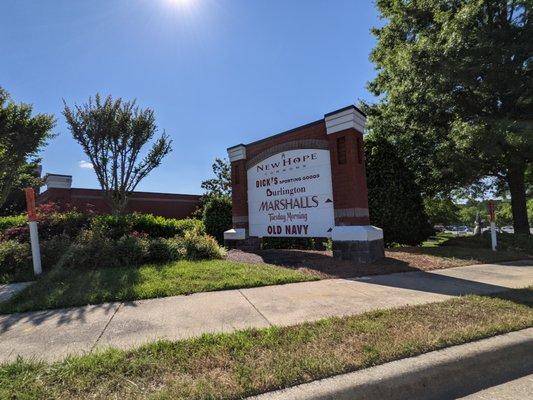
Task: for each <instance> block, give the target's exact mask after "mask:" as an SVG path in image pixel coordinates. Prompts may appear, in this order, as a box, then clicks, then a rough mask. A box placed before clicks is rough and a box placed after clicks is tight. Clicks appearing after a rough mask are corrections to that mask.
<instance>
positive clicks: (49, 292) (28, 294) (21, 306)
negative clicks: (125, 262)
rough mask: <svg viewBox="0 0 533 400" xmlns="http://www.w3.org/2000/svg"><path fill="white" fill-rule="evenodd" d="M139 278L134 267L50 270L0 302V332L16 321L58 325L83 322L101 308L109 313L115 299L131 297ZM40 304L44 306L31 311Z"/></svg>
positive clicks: (116, 305)
mask: <svg viewBox="0 0 533 400" xmlns="http://www.w3.org/2000/svg"><path fill="white" fill-rule="evenodd" d="M139 279H140V277H139V272H138V269H137V268H101V269H98V270H90V271H85V270H72V269H70V270H66V269H57V270H52V271H50V272H48V273H46V274H44V275H43V276H42V277H41V278H40V279H39V280H38V281H37V282H36V283H35V284H33V285H32V286H30V287H28V288H26V289H25V290H23V291H21V292H20V293H18V294H17V295H16V296H14V297H13V298H11V299H10V300H9V301H7V302H6V303H2V304H0V333H3V332H6V331H7V330H9V329H10V328H11V327H12V326H13V325H15V324H19V323H30V324H31V325H41V324H43V323H46V322H52V323H53V324H54V325H55V326H60V325H67V324H69V323H72V322H74V321H81V322H84V323H85V322H88V318H89V317H90V316H91V315H92V314H100V313H102V312H103V313H104V315H108V314H109V316H111V315H113V313H114V312H115V309H116V308H117V307H118V303H117V302H121V301H123V300H128V299H130V298H132V296H133V293H132V290H133V287H134V286H135V284H136V283H137V282H139ZM64 307H68V308H64ZM43 308H46V310H43V311H32V310H36V309H39V310H42V309H43ZM20 311H23V312H20ZM3 313H10V314H6V315H1V314H3Z"/></svg>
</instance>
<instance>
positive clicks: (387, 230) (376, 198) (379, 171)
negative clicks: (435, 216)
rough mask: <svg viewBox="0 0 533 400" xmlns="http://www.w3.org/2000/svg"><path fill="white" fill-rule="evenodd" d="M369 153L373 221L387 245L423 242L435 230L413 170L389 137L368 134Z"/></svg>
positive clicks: (369, 182)
mask: <svg viewBox="0 0 533 400" xmlns="http://www.w3.org/2000/svg"><path fill="white" fill-rule="evenodd" d="M365 154H366V168H367V183H368V202H369V208H370V221H371V223H372V224H374V225H376V226H378V227H380V228H382V229H383V234H384V240H385V244H386V245H392V244H394V243H397V244H406V245H418V244H420V243H422V242H423V241H424V240H426V239H427V238H428V237H429V236H430V235H431V234H432V233H433V229H432V227H431V226H430V224H429V222H428V216H427V215H426V213H425V211H424V204H423V201H422V196H421V195H420V189H419V187H418V185H417V184H416V182H415V179H414V176H413V174H412V172H411V171H410V170H409V169H408V168H407V165H406V164H405V162H404V161H403V160H402V159H401V158H400V157H398V153H397V151H396V149H395V148H394V146H393V145H392V144H390V143H389V142H388V141H387V140H385V139H381V138H371V137H367V138H366V141H365Z"/></svg>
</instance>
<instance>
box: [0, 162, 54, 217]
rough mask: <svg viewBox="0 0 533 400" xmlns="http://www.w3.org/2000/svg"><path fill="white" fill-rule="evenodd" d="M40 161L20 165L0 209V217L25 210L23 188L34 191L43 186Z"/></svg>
mask: <svg viewBox="0 0 533 400" xmlns="http://www.w3.org/2000/svg"><path fill="white" fill-rule="evenodd" d="M39 163H40V159H34V160H33V161H31V162H27V163H24V164H22V165H21V166H20V167H19V169H18V172H17V176H16V178H15V180H14V181H13V183H12V186H11V191H10V192H9V194H8V196H7V197H6V200H5V202H4V204H3V205H2V206H1V207H0V215H14V214H20V213H22V212H24V210H26V194H25V193H24V188H27V187H32V188H34V189H35V190H36V192H37V191H38V190H39V188H40V187H41V186H42V185H43V180H42V179H41V168H40V166H39Z"/></svg>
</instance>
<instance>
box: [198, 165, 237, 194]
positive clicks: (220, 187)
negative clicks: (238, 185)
mask: <svg viewBox="0 0 533 400" xmlns="http://www.w3.org/2000/svg"><path fill="white" fill-rule="evenodd" d="M212 167H213V174H214V175H215V177H214V178H210V179H206V180H205V181H203V182H202V185H201V186H202V189H204V190H205V196H208V197H210V196H223V197H225V196H227V197H229V196H231V166H230V164H229V162H228V161H227V160H226V159H221V158H217V159H215V162H214V163H213V165H212Z"/></svg>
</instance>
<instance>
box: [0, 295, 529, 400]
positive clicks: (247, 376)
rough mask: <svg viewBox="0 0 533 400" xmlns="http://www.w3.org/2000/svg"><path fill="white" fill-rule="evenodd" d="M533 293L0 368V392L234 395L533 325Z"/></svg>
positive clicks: (3, 394)
mask: <svg viewBox="0 0 533 400" xmlns="http://www.w3.org/2000/svg"><path fill="white" fill-rule="evenodd" d="M532 305H533V291H532V290H531V288H529V289H521V290H511V291H509V292H506V293H502V294H500V295H498V296H494V297H485V296H465V297H462V298H456V299H452V300H448V301H444V302H439V303H431V304H426V305H418V306H407V307H403V308H399V309H390V310H379V311H373V312H369V313H365V314H362V315H357V316H350V317H343V318H330V319H325V320H321V321H318V322H313V323H305V324H302V325H297V326H292V327H283V328H281V327H270V328H267V329H261V330H257V329H252V330H245V331H240V332H235V333H231V334H217V335H213V334H207V335H203V336H201V337H200V338H195V339H189V340H183V341H177V342H170V341H158V342H155V343H152V344H148V345H145V346H143V347H140V348H137V349H133V350H128V351H124V350H116V349H110V350H106V351H102V352H98V353H95V354H89V355H84V356H78V357H70V358H68V359H66V360H65V361H62V362H56V363H45V362H36V361H27V360H23V359H18V360H17V361H15V362H11V363H6V364H3V365H1V366H0V397H1V398H25V399H37V398H38V399H57V398H69V399H86V398H97V399H108V398H129V399H145V398H157V399H206V398H221V399H235V398H242V397H245V396H249V395H253V394H257V393H261V392H265V391H269V390H275V389H278V388H283V387H288V386H292V385H296V384H300V383H304V382H308V381H312V380H316V379H320V378H324V377H327V376H331V375H336V374H341V373H346V372H349V371H353V370H357V369H361V368H366V367H370V366H373V365H377V364H381V363H385V362H388V361H392V360H395V359H399V358H404V357H409V356H414V355H417V354H420V353H424V352H428V351H432V350H436V349H440V348H443V347H447V346H452V345H457V344H461V343H465V342H469V341H473V340H478V339H481V338H485V337H489V336H494V335H497V334H502V333H505V332H509V331H513V330H519V329H523V328H527V327H531V326H532V325H533V307H532Z"/></svg>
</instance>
